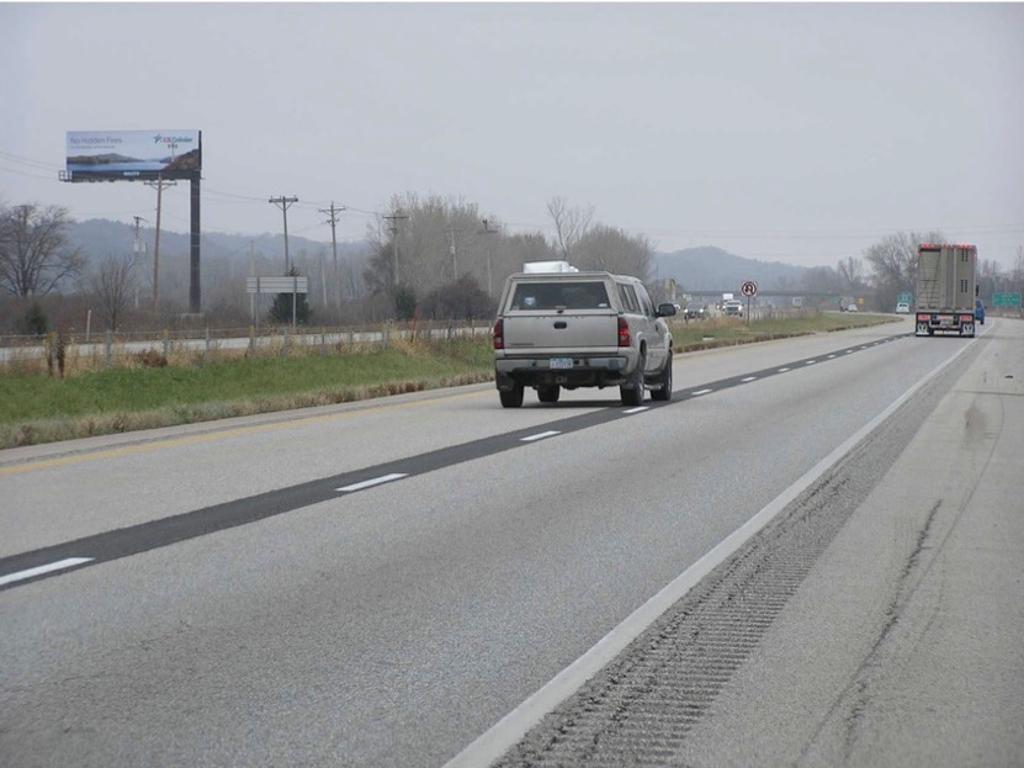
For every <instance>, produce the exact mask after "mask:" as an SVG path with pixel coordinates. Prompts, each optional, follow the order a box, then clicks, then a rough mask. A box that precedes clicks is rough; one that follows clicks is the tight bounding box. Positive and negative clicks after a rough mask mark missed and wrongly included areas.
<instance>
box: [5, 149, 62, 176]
mask: <svg viewBox="0 0 1024 768" xmlns="http://www.w3.org/2000/svg"><path fill="white" fill-rule="evenodd" d="M0 157H3V158H5V159H7V160H9V161H10V162H14V163H18V164H20V165H27V166H29V167H34V168H36V169H37V170H40V171H59V170H61V166H59V165H55V164H54V163H48V162H44V161H42V160H33V159H32V158H31V157H25V156H24V155H18V154H15V153H14V152H7V151H5V150H2V149H0Z"/></svg>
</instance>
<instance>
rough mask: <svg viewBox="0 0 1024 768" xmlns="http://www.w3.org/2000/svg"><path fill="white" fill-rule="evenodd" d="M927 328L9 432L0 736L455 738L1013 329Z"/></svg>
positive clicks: (509, 705) (235, 753) (398, 756)
mask: <svg viewBox="0 0 1024 768" xmlns="http://www.w3.org/2000/svg"><path fill="white" fill-rule="evenodd" d="M1017 326H1019V324H1014V323H1012V322H1009V321H999V322H996V323H994V324H990V326H989V331H990V332H993V334H992V335H993V336H995V335H998V334H999V332H1000V330H1002V331H1003V332H1004V333H1006V334H1009V333H1010V331H1011V330H1012V331H1013V332H1014V333H1017V334H1018V335H1019V330H1018V328H1017ZM1008 329H1009V330H1008ZM911 331H912V328H911V327H910V324H909V322H907V321H906V320H904V321H901V322H899V323H895V324H890V325H886V326H880V327H877V328H874V329H862V330H856V331H847V332H842V333H834V334H822V335H816V336H813V337H805V338H800V339H792V340H785V341H779V342H772V343H770V344H764V345H757V346H751V347H744V348H733V349H728V350H717V351H714V352H707V353H699V354H695V355H686V356H680V357H679V358H677V361H676V365H675V372H674V374H675V393H676V396H675V398H674V400H673V401H672V402H671V403H668V404H660V403H657V404H656V403H653V402H651V401H650V400H647V401H645V403H644V406H645V407H644V408H643V409H639V410H637V409H623V408H622V407H621V406H619V405H618V401H617V397H615V396H616V395H617V390H614V391H613V390H606V391H603V392H599V391H596V390H594V391H590V390H583V391H578V392H572V393H565V394H564V395H563V399H562V401H561V402H559V403H557V404H553V405H550V404H543V405H542V404H540V403H538V402H537V401H536V399H535V397H531V396H530V395H529V394H528V395H527V402H526V405H525V406H524V407H523V408H522V409H518V410H506V409H502V408H501V407H500V406H499V405H498V400H497V394H496V392H495V391H494V390H493V388H492V387H491V386H489V385H484V386H475V387H464V388H458V389H455V390H449V391H446V392H441V393H423V394H417V395H414V396H403V397H399V398H391V399H388V400H384V401H379V402H374V403H360V404H350V405H345V406H334V407H329V408H323V409H317V410H315V411H312V412H294V413H290V414H282V415H273V416H264V417H255V418H251V419H236V420H231V421H230V422H227V423H222V424H214V425H193V426H191V427H187V428H175V429H168V430H160V431H156V432H154V433H150V434H142V433H139V434H129V435H119V436H113V437H109V438H94V439H90V440H88V441H77V442H76V443H73V444H72V443H67V444H58V445H53V446H42V447H34V448H27V449H15V450H10V451H4V452H0V498H2V499H3V505H2V510H0V626H2V630H0V633H2V642H0V762H2V763H3V764H4V765H10V766H35V765H40V766H43V765H54V764H59V763H75V764H79V765H97V766H98V765H140V764H141V765H168V766H170V765H184V764H194V765H268V766H269V765H403V766H419V765H424V766H430V765H440V764H443V763H445V762H446V761H447V760H449V759H451V758H452V757H453V756H455V755H457V754H458V753H459V752H460V751H461V750H463V749H464V748H465V747H466V746H467V745H469V744H470V743H471V742H473V741H474V740H475V739H477V738H478V737H479V736H480V735H481V734H484V733H485V732H486V731H487V730H488V729H489V728H491V726H493V725H494V724H495V723H496V722H498V721H499V720H500V719H501V718H502V717H504V716H505V715H506V714H508V713H509V712H510V711H512V710H513V709H515V708H516V707H517V706H518V705H519V704H520V703H521V702H523V701H524V700H525V699H527V698H528V697H529V696H530V695H531V694H533V693H534V692H535V691H537V690H538V689H540V688H542V687H543V686H544V685H545V684H547V683H548V682H549V681H550V680H551V679H552V678H553V677H555V676H556V675H558V674H559V673H560V672H561V671H562V670H564V669H565V668H566V667H567V666H569V665H570V664H571V663H572V662H573V661H574V660H576V659H578V658H579V657H581V656H582V655H583V654H585V653H587V651H588V649H590V648H592V647H593V646H594V644H595V643H596V642H598V641H599V640H601V638H603V637H604V636H605V635H606V634H607V633H608V632H609V631H610V630H612V629H613V628H615V627H616V626H618V625H619V624H620V622H622V621H623V619H624V618H625V617H627V616H629V615H630V614H631V613H632V612H633V611H634V610H636V609H637V607H638V606H640V605H642V604H644V603H645V601H647V600H648V599H649V598H650V597H651V596H652V595H654V594H656V593H658V592H659V590H661V589H662V588H663V587H664V586H665V585H666V584H668V583H670V582H672V581H673V579H675V578H676V577H677V576H678V575H679V574H680V573H683V572H684V571H686V570H687V569H688V568H690V567H691V566H692V565H693V564H694V563H696V562H697V561H699V560H700V559H701V558H702V557H703V556H704V555H705V554H706V553H708V552H709V551H710V550H712V549H713V548H714V547H715V546H716V545H718V544H719V543H720V542H722V541H723V539H725V538H726V537H728V536H729V535H730V534H731V533H732V532H733V531H735V530H736V529H737V528H739V527H740V526H742V525H743V524H744V523H745V522H746V521H748V520H749V519H750V518H751V517H752V516H753V515H755V514H756V513H757V512H758V511H759V510H761V509H762V508H764V507H765V506H766V505H768V504H769V503H770V502H772V500H773V499H775V498H776V497H778V496H779V495H780V494H782V493H783V492H785V491H786V489H787V488H789V487H790V486H792V485H793V484H794V483H795V482H796V481H797V480H798V479H799V478H801V476H803V475H804V474H805V473H806V472H808V470H810V469H811V468H813V467H814V466H815V465H817V464H818V463H819V462H820V461H821V459H822V458H823V457H825V456H827V455H829V454H830V453H831V452H833V451H834V450H835V449H836V447H837V446H840V445H842V444H843V443H844V441H847V440H848V439H849V438H850V436H851V435H854V434H855V433H857V432H858V430H861V429H862V428H863V427H864V426H865V425H867V424H869V423H870V422H871V421H872V419H874V418H875V417H876V416H878V415H879V414H880V413H882V412H883V411H885V410H886V408H888V407H889V406H890V405H891V404H892V403H894V402H895V401H896V400H897V399H898V398H900V397H901V396H902V395H903V394H904V393H905V392H906V391H907V390H908V389H909V388H910V387H912V386H913V385H914V384H915V383H917V382H919V381H920V380H921V379H922V378H923V377H925V376H927V375H928V374H930V373H932V372H934V371H935V370H936V368H937V367H939V366H941V365H942V364H943V363H946V362H947V361H948V360H949V359H950V358H952V357H953V356H956V355H958V357H957V359H956V360H955V361H954V362H953V363H951V364H950V365H948V366H947V368H946V369H944V371H945V372H944V373H942V374H939V375H942V376H946V377H947V378H949V377H951V376H953V374H956V375H957V376H959V375H962V374H963V373H964V372H965V371H968V370H969V369H970V366H972V365H974V361H975V360H976V359H977V357H978V350H980V349H982V348H983V346H984V345H986V344H996V343H997V339H995V338H992V339H988V338H986V337H983V338H981V339H978V340H976V341H974V342H972V341H970V340H967V339H957V338H942V339H938V338H936V339H915V338H913V337H912V336H911V335H909V333H910V332H911ZM1018 342H1019V339H1018ZM1000 343H1001V342H1000ZM1014 349H1016V352H1014V351H1013V350H1014ZM1019 349H1020V346H1019V343H1018V344H1017V346H1016V347H1015V348H1014V347H1013V344H1012V343H1011V342H1009V341H1008V342H1006V350H1007V351H1006V352H1005V354H1007V355H1013V354H1017V355H1019ZM954 380H955V379H954ZM932 396H933V397H934V393H933V395H932ZM920 410H921V414H920V417H921V419H925V418H926V417H927V416H928V413H929V412H930V411H929V409H928V408H921V409H920ZM918 426H919V423H915V424H914V425H911V427H908V429H910V428H912V429H913V430H914V431H916V429H917V428H918ZM900 455H902V453H901V452H898V451H897V452H896V454H895V455H894V456H893V460H894V461H895V460H897V459H898V458H899V456H900ZM877 482H879V481H877V480H873V481H872V483H871V484H870V487H874V485H875V484H876V483H877ZM727 693H728V691H724V692H723V696H725V695H726V694H727ZM708 722H709V723H710V722H711V720H710V719H709V721H708ZM709 727H710V726H709ZM707 733H709V734H711V733H713V732H712V730H708V731H707ZM708 738H709V739H710V741H708V742H701V744H702V745H703V746H701V747H700V751H699V752H697V753H695V754H700V755H707V754H712V753H711V752H710V751H709V750H710V747H708V746H707V744H709V743H711V741H713V737H712V736H709V737H708ZM712 762H713V761H712Z"/></svg>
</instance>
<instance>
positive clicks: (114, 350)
mask: <svg viewBox="0 0 1024 768" xmlns="http://www.w3.org/2000/svg"><path fill="white" fill-rule="evenodd" d="M490 332H491V326H490V323H487V324H482V323H481V321H476V322H475V323H471V322H467V321H450V322H446V321H431V322H417V323H386V324H380V325H363V326H350V327H320V328H308V327H306V328H302V329H300V331H299V332H298V333H292V332H291V329H290V328H287V327H284V328H277V327H274V328H260V329H258V330H257V329H256V328H254V327H250V328H219V329H216V328H210V329H207V330H204V331H194V330H193V331H164V332H157V333H153V332H142V333H109V332H107V333H102V332H101V333H98V334H95V333H94V334H92V338H91V339H90V340H89V341H88V342H85V341H84V340H83V336H84V334H78V333H75V334H69V335H67V336H65V345H66V355H67V357H68V359H69V360H72V359H76V360H83V359H85V360H90V361H92V362H94V363H96V364H98V365H99V366H102V365H114V364H117V363H119V362H122V361H123V360H124V359H125V358H128V357H132V356H134V355H138V354H139V353H143V352H146V351H148V350H152V351H154V352H157V353H159V354H162V355H163V356H164V357H170V356H171V355H172V354H174V353H182V352H186V353H195V352H199V353H211V352H220V351H237V352H242V351H245V350H250V349H251V350H254V351H257V350H264V351H267V350H275V349H281V350H284V349H287V348H289V347H308V348H318V347H319V348H321V349H323V350H326V349H327V348H329V347H336V348H339V347H340V348H356V347H386V346H388V345H389V344H390V343H391V342H392V341H393V340H399V339H401V340H414V339H415V340H424V341H425V340H432V341H445V340H450V339H456V338H473V337H480V336H487V335H489V334H490ZM45 357H46V337H45V336H0V365H4V366H6V365H9V364H14V363H17V362H20V361H32V360H41V359H45Z"/></svg>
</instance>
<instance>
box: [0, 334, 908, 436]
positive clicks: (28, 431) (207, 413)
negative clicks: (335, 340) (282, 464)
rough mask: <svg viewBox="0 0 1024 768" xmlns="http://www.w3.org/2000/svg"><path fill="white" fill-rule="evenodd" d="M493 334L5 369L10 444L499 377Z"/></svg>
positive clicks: (706, 338) (710, 337)
mask: <svg viewBox="0 0 1024 768" xmlns="http://www.w3.org/2000/svg"><path fill="white" fill-rule="evenodd" d="M886 322H893V318H892V317H891V316H884V315H831V314H821V315H809V316H807V317H800V318H783V319H776V320H761V321H755V322H753V323H752V324H751V325H750V326H749V327H748V326H747V325H746V324H744V323H743V322H742V321H735V320H724V319H721V320H710V321H703V322H692V323H689V324H688V325H684V324H682V323H678V324H675V325H674V326H673V329H672V333H673V338H674V339H675V342H676V351H677V352H691V351H696V350H702V349H713V348H715V347H723V346H732V345H735V344H750V343H756V342H760V341H768V340H771V339H782V338H787V337H791V336H803V335H807V334H812V333H817V332H821V331H838V330H844V329H847V328H861V327H866V326H871V325H878V324H881V323H886ZM493 371H494V368H493V359H492V353H491V347H490V342H489V340H480V339H476V340H473V339H466V340H458V341H451V342H443V343H424V342H418V343H412V342H396V343H394V344H392V346H391V347H389V348H388V349H369V350H363V351H346V352H344V353H341V354H338V353H337V352H332V353H331V354H326V355H320V354H315V353H312V352H306V353H302V352H298V353H291V354H289V355H287V356H284V355H280V354H275V355H263V356H256V357H241V358H224V359H218V360H214V361H212V362H211V361H205V362H204V361H203V360H202V358H201V357H193V358H190V360H189V361H187V362H185V364H182V365H168V366H166V367H156V368H149V367H131V368H126V367H121V368H111V369H109V370H99V371H91V372H83V373H79V374H78V375H75V376H71V377H69V378H67V379H64V380H60V379H55V378H50V377H48V376H46V375H45V374H40V373H28V372H20V373H12V374H9V375H5V376H0V448H11V447H14V446H19V445H33V444H38V443H48V442H54V441H58V440H71V439H74V438H81V437H92V436H95V435H104V434H110V433H116V432H130V431H133V430H139V429H153V428H156V427H168V426H174V425H177V424H190V423H194V422H200V421H210V420H213V419H223V418H229V417H232V416H250V415H253V414H258V413H268V412H272V411H282V410H288V409H291V408H304V407H310V406H318V405H331V404H334V403H344V402H352V401H355V400H364V399H367V398H373V397H382V396H386V395H396V394H402V393H406V392H418V391H422V390H427V389H435V388H439V387H450V386H458V385H462V384H473V383H478V382H484V381H490V380H491V379H493V375H494V374H493Z"/></svg>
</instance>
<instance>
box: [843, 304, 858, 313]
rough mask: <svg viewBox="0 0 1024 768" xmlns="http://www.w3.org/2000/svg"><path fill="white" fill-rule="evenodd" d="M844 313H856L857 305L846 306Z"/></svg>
mask: <svg viewBox="0 0 1024 768" xmlns="http://www.w3.org/2000/svg"><path fill="white" fill-rule="evenodd" d="M846 311H847V312H856V311H857V305H856V304H850V305H849V306H848V307H847V308H846Z"/></svg>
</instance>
